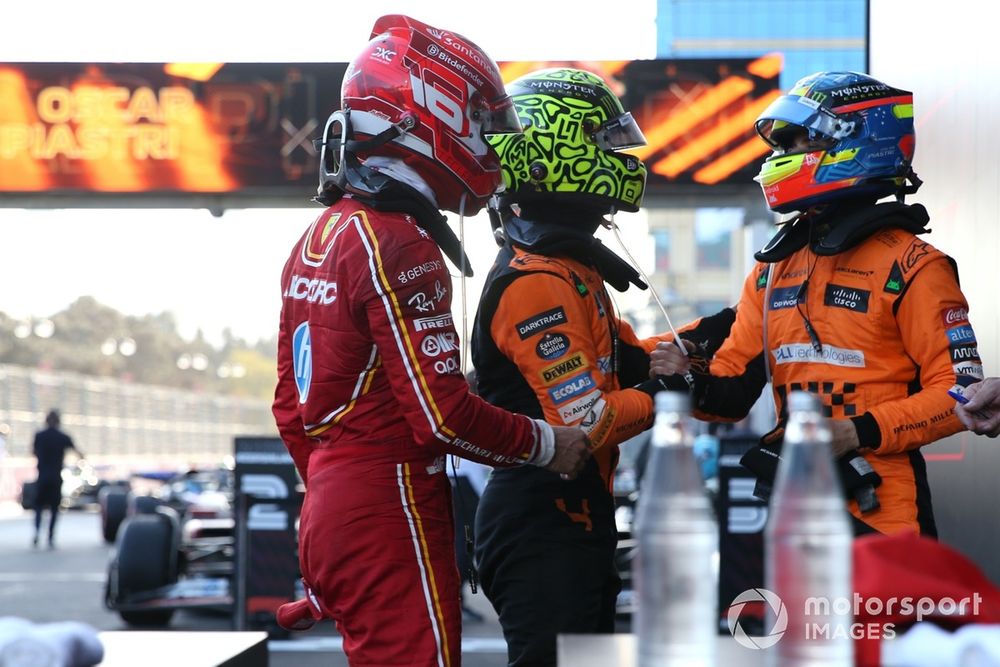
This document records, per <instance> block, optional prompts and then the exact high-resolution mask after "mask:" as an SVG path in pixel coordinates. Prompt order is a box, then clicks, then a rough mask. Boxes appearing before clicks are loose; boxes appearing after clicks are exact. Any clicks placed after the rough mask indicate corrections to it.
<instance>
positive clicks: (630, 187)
mask: <svg viewBox="0 0 1000 667" xmlns="http://www.w3.org/2000/svg"><path fill="white" fill-rule="evenodd" d="M507 91H508V93H509V94H510V96H511V98H512V99H513V101H514V106H515V108H516V109H517V114H518V117H519V118H520V120H521V124H522V126H523V127H524V133H523V134H517V135H494V136H490V137H488V141H489V142H490V144H491V145H492V146H493V148H495V149H496V151H497V153H498V154H499V156H500V162H501V165H502V168H503V179H504V187H505V190H506V191H507V192H508V193H510V194H511V195H513V199H514V200H515V201H521V202H523V201H525V200H529V199H536V198H545V199H548V200H556V201H558V200H565V201H567V202H573V203H580V204H588V205H594V206H598V207H602V208H604V207H606V208H609V209H610V208H614V209H616V210H622V211H637V210H638V209H639V206H640V205H641V204H642V195H643V191H644V190H645V186H646V167H645V165H643V163H642V161H641V160H639V159H638V158H637V157H635V156H634V155H628V154H626V153H621V152H619V151H622V150H625V149H628V148H635V147H636V146H644V145H645V144H646V138H645V137H644V136H643V135H642V132H641V131H640V130H639V127H638V126H637V125H636V123H635V120H634V119H633V118H632V114H630V113H627V112H626V111H625V110H624V109H623V108H622V104H621V101H620V100H619V99H618V96H617V95H615V94H614V92H613V91H612V90H611V89H610V88H609V87H608V85H607V84H606V83H605V82H604V80H603V79H601V77H599V76H597V75H596V74H592V73H591V72H587V71H584V70H579V69H571V68H553V69H545V70H540V71H537V72H532V73H530V74H527V75H525V76H523V77H521V78H519V79H517V80H516V81H514V82H512V83H511V84H510V85H509V86H507Z"/></svg>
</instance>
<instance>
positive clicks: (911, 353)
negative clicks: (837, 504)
mask: <svg viewBox="0 0 1000 667" xmlns="http://www.w3.org/2000/svg"><path fill="white" fill-rule="evenodd" d="M909 208H910V209H915V208H919V210H920V211H921V212H922V211H923V209H922V207H909ZM910 214H914V215H923V216H924V217H923V220H925V221H926V213H925V212H923V213H921V214H916V213H914V212H913V211H910ZM765 295H766V298H767V303H765ZM765 314H766V318H767V320H766V321H767V325H766V331H765V330H764V325H763V322H764V315H765ZM807 322H808V325H809V326H811V327H812V330H813V331H812V335H810V332H809V330H808V327H807ZM762 332H763V333H764V334H765V335H766V350H767V352H766V361H767V363H768V364H769V366H770V371H771V376H772V387H773V391H774V396H775V403H776V405H777V408H778V413H779V423H780V419H781V416H782V415H783V414H784V402H785V398H786V397H787V395H788V393H789V392H790V391H795V390H807V391H811V392H814V393H817V394H819V395H820V396H821V398H822V400H823V403H824V405H825V412H826V415H827V416H829V417H832V418H834V419H845V418H850V419H851V420H852V421H853V422H854V425H855V427H856V430H857V433H858V439H859V441H860V445H861V448H862V449H861V450H860V451H861V453H862V454H863V455H864V458H865V459H866V460H867V461H868V462H869V463H870V464H871V465H872V467H873V468H874V469H875V471H876V472H877V473H878V474H879V475H880V476H881V478H882V485H881V486H880V487H879V488H878V497H879V500H880V503H881V508H880V509H877V510H875V511H873V512H870V513H866V514H865V515H862V514H861V513H860V511H859V509H858V506H857V503H856V502H855V501H853V500H851V501H850V502H849V503H848V508H849V510H850V511H851V513H852V514H853V515H854V517H855V518H857V519H860V520H861V521H864V522H865V523H867V524H868V525H869V526H870V527H872V528H874V529H875V530H877V531H880V532H883V533H894V532H899V531H904V530H914V531H920V532H922V533H925V534H931V535H933V534H935V533H936V528H935V526H934V519H933V513H932V511H931V505H930V490H929V486H928V482H927V475H926V465H925V463H924V459H923V457H922V456H921V454H920V450H919V448H920V447H921V446H923V445H926V444H929V443H931V442H934V441H935V440H938V439H940V438H943V437H946V436H948V435H951V434H953V433H956V432H958V431H960V430H962V429H963V427H962V425H961V423H960V422H959V420H958V418H957V417H956V416H955V414H954V412H953V407H954V404H955V400H954V399H953V398H951V397H950V396H949V395H948V393H947V391H948V389H950V388H951V387H952V386H953V385H954V384H955V383H956V376H957V375H967V376H972V377H975V378H980V379H981V378H982V377H983V369H982V363H981V360H980V358H979V353H978V348H977V344H976V337H975V333H974V332H973V330H972V326H971V325H970V323H969V319H968V304H967V302H966V299H965V297H964V296H963V294H962V291H961V289H960V288H959V284H958V276H957V270H956V268H955V267H954V265H953V263H952V262H951V260H950V258H949V257H947V256H946V255H944V254H943V253H941V252H940V251H939V250H937V249H936V248H934V247H933V246H931V245H930V244H928V243H927V242H926V241H923V240H921V239H920V238H918V237H917V236H916V235H915V234H913V233H911V232H909V231H904V230H903V229H899V228H894V227H891V226H890V227H889V228H885V229H882V230H881V231H877V232H876V233H874V234H873V235H871V236H869V237H868V238H867V239H865V240H863V241H861V242H860V243H859V244H858V245H855V246H854V247H851V248H849V249H847V250H845V251H843V252H840V253H839V254H831V255H820V254H817V253H816V252H814V251H813V250H812V249H811V248H810V247H809V246H805V247H802V248H800V249H798V250H796V251H795V252H794V253H792V254H791V255H789V256H787V257H786V258H784V259H781V260H780V261H776V262H775V263H772V264H766V263H763V262H758V264H757V266H756V267H755V268H754V269H753V270H752V271H751V273H750V275H749V276H748V277H747V279H746V281H745V283H744V286H743V293H742V296H741V297H740V302H739V309H738V312H737V316H736V321H735V323H734V325H733V328H732V331H731V334H730V337H729V339H728V340H726V341H725V343H724V344H723V345H722V346H721V348H720V349H719V350H718V352H717V353H716V355H715V358H714V359H713V361H712V362H711V365H710V375H709V376H705V375H700V374H697V373H696V374H695V380H696V387H697V389H696V396H697V398H696V401H697V408H698V410H699V411H700V413H702V414H703V415H704V414H709V415H716V416H721V417H725V418H729V419H732V418H741V417H742V416H745V415H746V413H747V411H748V410H749V408H750V407H751V405H752V404H753V402H754V400H755V399H756V398H757V396H758V395H759V393H760V390H761V388H762V383H761V377H762V374H760V373H759V372H757V373H755V374H750V373H749V370H750V369H753V368H754V367H755V366H762V364H763V363H764V359H765V353H764V352H763V350H764V340H765V339H764V336H763V335H762ZM751 375H752V377H751ZM748 378H749V379H748ZM765 440H766V437H765Z"/></svg>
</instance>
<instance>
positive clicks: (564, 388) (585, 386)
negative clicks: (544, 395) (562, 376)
mask: <svg viewBox="0 0 1000 667" xmlns="http://www.w3.org/2000/svg"><path fill="white" fill-rule="evenodd" d="M594 388H596V385H595V384H594V379H593V378H592V377H591V376H590V373H589V372H587V373H583V374H581V375H577V376H576V377H574V378H571V379H569V380H566V381H565V382H563V383H562V384H560V385H557V386H556V387H554V388H553V389H549V396H551V397H552V402H553V403H555V404H556V405H559V404H560V403H565V402H566V401H568V400H569V399H571V398H572V397H574V396H577V395H579V394H582V393H584V392H588V391H590V390H591V389H594Z"/></svg>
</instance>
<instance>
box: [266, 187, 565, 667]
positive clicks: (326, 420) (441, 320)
mask: <svg viewBox="0 0 1000 667" xmlns="http://www.w3.org/2000/svg"><path fill="white" fill-rule="evenodd" d="M281 285H282V295H283V296H282V310H281V324H280V331H279V337H278V385H277V389H276V391H275V398H274V404H273V412H274V416H275V419H276V421H277V425H278V430H279V432H280V434H281V437H282V439H283V440H284V442H285V444H286V446H287V447H288V450H289V452H290V453H291V455H292V458H293V459H294V461H295V465H296V467H297V469H298V470H299V473H300V474H301V476H302V479H303V480H304V482H305V484H306V494H305V499H304V502H303V508H302V515H301V522H300V532H299V549H300V561H301V562H300V565H301V569H302V575H303V579H304V581H305V583H306V585H307V587H308V590H309V593H310V595H309V598H310V600H312V601H313V602H312V603H313V605H314V607H315V608H316V611H317V612H318V613H322V614H323V615H325V616H328V617H330V618H332V619H334V621H335V622H336V624H337V627H338V629H339V630H340V632H341V634H342V636H343V639H344V651H345V653H346V654H347V657H348V660H349V661H350V664H351V665H353V666H355V667H358V666H361V665H367V666H372V667H376V666H377V667H388V666H390V665H440V666H443V667H448V666H453V665H459V664H460V662H461V637H460V634H461V612H460V607H459V576H458V570H457V567H456V564H455V542H454V528H453V518H452V509H451V495H450V485H449V482H448V479H447V477H446V473H445V465H444V458H445V457H444V455H445V454H456V455H459V456H462V457H465V458H471V459H473V460H477V461H480V462H483V463H487V464H489V465H492V466H501V467H502V466H515V465H520V464H523V463H526V462H533V461H535V460H545V459H546V458H548V457H550V456H551V454H550V453H548V452H551V432H550V431H549V429H548V427H547V426H544V425H539V424H538V423H537V422H536V421H534V420H532V419H530V418H528V417H525V416H521V415H513V414H510V413H508V412H506V411H504V410H501V409H499V408H495V407H493V406H491V405H489V404H487V403H486V402H485V401H483V400H481V399H479V398H477V397H475V396H473V395H472V394H470V393H469V390H468V384H467V383H466V381H465V378H464V377H463V376H462V374H461V371H460V368H459V355H458V349H459V347H458V336H457V333H456V332H455V328H454V325H453V323H452V316H451V279H450V277H449V274H448V271H447V268H446V266H445V263H444V260H443V258H442V254H441V251H440V250H439V248H438V246H437V244H436V243H435V242H434V240H432V239H431V238H430V237H429V236H428V234H427V233H426V232H425V230H424V229H423V228H421V227H420V226H419V225H418V224H417V221H416V220H415V219H414V218H413V217H411V216H410V215H408V214H405V213H396V212H385V211H376V210H375V209H373V208H371V207H369V206H366V205H364V204H362V203H360V202H359V201H357V200H355V199H352V198H350V197H348V196H345V197H344V198H343V199H341V200H339V201H338V202H337V203H335V204H334V205H333V206H331V207H329V208H328V209H326V210H325V211H324V212H322V213H321V214H320V215H319V216H318V217H317V218H316V220H315V221H314V222H313V224H312V225H311V226H310V227H309V229H308V230H307V231H306V232H305V234H304V235H303V236H302V238H301V240H300V241H299V242H298V243H297V244H296V245H295V248H294V249H293V251H292V253H291V256H290V257H289V259H288V261H287V263H286V265H285V268H284V271H283V273H282V279H281ZM546 432H547V433H546ZM543 452H545V453H543Z"/></svg>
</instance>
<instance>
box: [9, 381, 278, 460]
mask: <svg viewBox="0 0 1000 667" xmlns="http://www.w3.org/2000/svg"><path fill="white" fill-rule="evenodd" d="M53 408H55V409H58V410H59V412H60V414H61V416H62V423H63V428H64V430H65V431H66V432H67V433H68V434H69V435H70V436H71V437H72V438H73V440H74V442H75V443H76V444H77V446H78V447H79V448H80V449H81V450H82V451H83V452H84V453H85V454H86V455H87V457H88V458H89V459H92V460H100V459H105V458H107V459H112V458H113V459H115V460H117V461H122V460H130V459H131V460H144V459H145V460H148V459H162V458H164V457H169V458H171V459H175V460H177V461H178V462H184V461H188V460H192V461H196V460H204V459H205V458H206V457H211V458H216V459H219V460H221V458H222V457H225V456H228V455H231V454H232V452H233V438H234V437H236V436H273V435H276V434H277V430H276V428H275V425H274V418H273V417H272V416H271V407H270V403H269V402H268V401H265V400H261V399H253V398H244V397H237V396H225V395H220V394H208V393H204V392H196V391H187V390H183V389H175V388H169V387H158V386H151V385H141V384H135V383H129V382H123V381H121V380H117V379H114V378H105V377H94V376H85V375H79V374H75V373H66V372H57V371H44V370H39V369H34V368H24V367H19V366H10V365H0V421H2V422H6V423H7V424H9V425H10V428H11V433H10V437H9V438H8V441H7V452H6V453H7V456H8V457H12V458H20V457H31V456H32V452H31V443H32V439H33V437H34V434H35V431H37V430H38V429H39V428H41V427H42V426H43V424H44V420H45V414H46V413H47V412H48V411H49V410H51V409H53Z"/></svg>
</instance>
